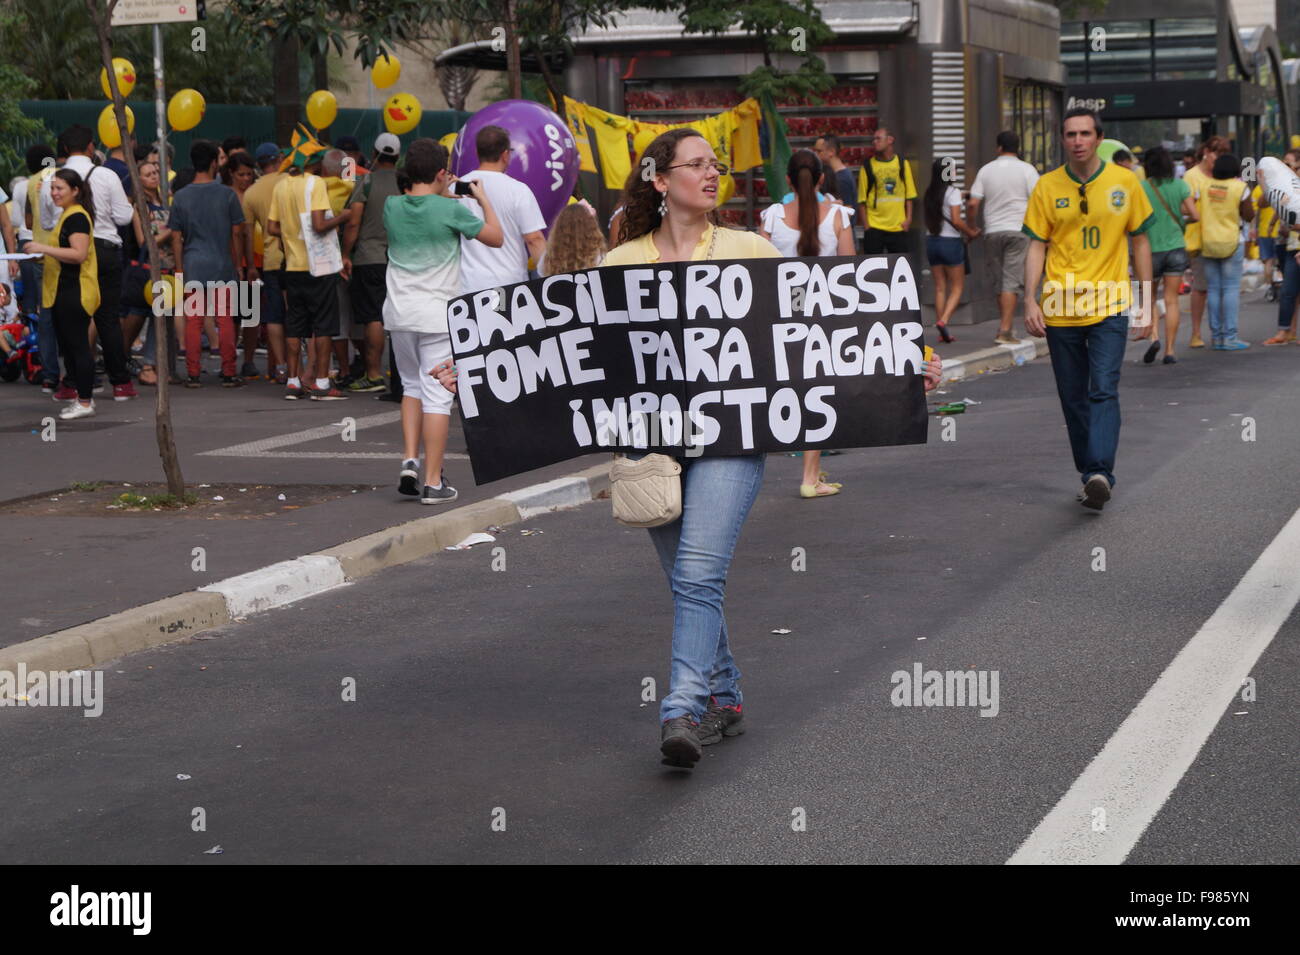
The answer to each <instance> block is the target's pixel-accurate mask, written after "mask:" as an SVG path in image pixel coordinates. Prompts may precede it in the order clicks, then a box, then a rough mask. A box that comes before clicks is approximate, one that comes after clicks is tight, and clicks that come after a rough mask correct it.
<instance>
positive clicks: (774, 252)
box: [600, 225, 781, 265]
mask: <svg viewBox="0 0 1300 955" xmlns="http://www.w3.org/2000/svg"><path fill="white" fill-rule="evenodd" d="M715 228H716V229H717V232H718V241H717V244H716V245H715V246H714V247H713V258H715V259H779V258H781V253H780V251H779V250H778V249H777V247H776V246H774V245H773V244H772V243H771V242H768V241H767V239H764V238H763V237H762V236H761V235H758V234H756V233H753V232H742V231H740V230H739V229H726V228H717V227H716V226H713V225H710V226H708V227H707V228H706V229H705V230H704V234H703V235H701V236H700V241H699V242H697V243H696V244H695V251H694V252H692V253H691V260H692V261H694V260H697V259H703V258H704V257H705V255H706V254H707V253H708V251H709V242H710V241H712V239H713V232H714V229H715ZM658 261H659V248H658V246H656V245H655V239H654V233H653V232H647V233H646V234H645V235H643V236H641V237H640V238H639V239H632V240H631V241H630V242H624V243H623V244H622V245H620V246H616V247H615V248H613V249H611V250H610V251H609V253H608V254H607V255H606V256H605V260H604V261H603V262H601V263H600V264H601V265H647V264H649V263H651V262H658Z"/></svg>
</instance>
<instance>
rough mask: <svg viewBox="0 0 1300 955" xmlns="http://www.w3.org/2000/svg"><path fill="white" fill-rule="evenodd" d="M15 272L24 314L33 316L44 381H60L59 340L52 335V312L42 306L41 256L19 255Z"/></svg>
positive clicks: (42, 276)
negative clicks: (18, 281)
mask: <svg viewBox="0 0 1300 955" xmlns="http://www.w3.org/2000/svg"><path fill="white" fill-rule="evenodd" d="M18 275H19V277H20V278H21V279H22V280H23V300H22V302H21V303H20V307H21V308H22V311H23V314H24V315H35V316H36V347H37V349H39V351H40V356H41V378H42V379H43V380H44V382H45V383H46V384H51V385H54V386H55V387H56V388H57V387H58V385H59V341H58V339H57V338H56V337H55V335H54V313H53V312H51V311H50V310H49V309H48V308H41V284H42V282H43V281H44V278H45V260H44V259H21V260H20V261H19V262H18Z"/></svg>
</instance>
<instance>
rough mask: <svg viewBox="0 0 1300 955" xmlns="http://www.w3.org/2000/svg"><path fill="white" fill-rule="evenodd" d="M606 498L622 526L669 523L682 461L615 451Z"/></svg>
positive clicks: (678, 498)
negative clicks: (634, 458) (636, 455)
mask: <svg viewBox="0 0 1300 955" xmlns="http://www.w3.org/2000/svg"><path fill="white" fill-rule="evenodd" d="M720 228H722V227H721V226H718V225H715V226H713V236H712V237H711V238H710V240H709V250H708V252H706V253H705V255H704V257H705V258H706V259H711V258H713V249H714V246H716V245H717V242H718V230H719V229H720ZM683 423H684V422H683ZM609 499H610V503H611V504H612V505H613V510H614V520H616V521H618V522H619V523H620V524H622V525H624V526H625V527H658V526H660V525H661V524H671V523H672V522H673V521H675V520H677V519H678V518H679V517H681V516H682V466H681V463H680V462H679V461H678V460H677V459H676V458H674V457H672V456H671V455H668V454H659V453H658V452H655V453H652V454H647V455H646V456H645V457H643V458H639V459H637V460H636V461H633V460H631V459H630V458H628V457H627V456H626V455H622V454H616V455H614V463H613V464H611V465H610V468H609Z"/></svg>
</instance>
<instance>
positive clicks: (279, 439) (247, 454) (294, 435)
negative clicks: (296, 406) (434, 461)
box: [198, 411, 469, 461]
mask: <svg viewBox="0 0 1300 955" xmlns="http://www.w3.org/2000/svg"><path fill="white" fill-rule="evenodd" d="M400 420H402V413H401V412H400V411H385V412H383V413H381V414H374V415H369V416H368V417H365V418H357V419H356V430H358V431H360V430H361V429H362V428H375V427H378V426H380V425H385V424H393V423H394V422H397V421H400ZM342 427H343V422H341V421H335V422H332V423H331V424H326V425H321V426H320V427H319V428H307V429H306V430H304V431H293V432H290V433H289V434H280V435H275V436H273V437H270V438H259V439H258V440H256V441H245V442H244V443H243V444H232V445H230V446H229V447H225V448H216V449H214V450H212V451H200V452H199V454H198V456H199V457H221V458H366V459H374V460H386V461H393V460H396V457H397V456H399V455H400V454H401V450H400V449H399V450H398V451H396V452H394V451H276V450H275V449H276V448H287V447H292V446H293V445H295V444H306V443H307V442H308V441H320V440H321V439H323V438H336V437H338V435H339V433H340V432H339V429H340V428H342ZM443 456H444V457H446V458H448V459H450V460H452V461H468V460H469V455H468V454H458V453H455V452H448V453H447V454H445V455H443Z"/></svg>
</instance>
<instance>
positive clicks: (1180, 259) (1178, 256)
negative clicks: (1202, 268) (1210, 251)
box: [1151, 249, 1187, 277]
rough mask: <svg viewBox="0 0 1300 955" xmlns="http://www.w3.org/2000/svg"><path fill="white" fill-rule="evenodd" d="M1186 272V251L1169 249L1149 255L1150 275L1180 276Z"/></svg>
mask: <svg viewBox="0 0 1300 955" xmlns="http://www.w3.org/2000/svg"><path fill="white" fill-rule="evenodd" d="M1185 271H1187V250H1186V249H1169V250H1167V251H1165V252H1152V253H1151V275H1152V277H1156V276H1160V275H1182V274H1183V273H1184V272H1185Z"/></svg>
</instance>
